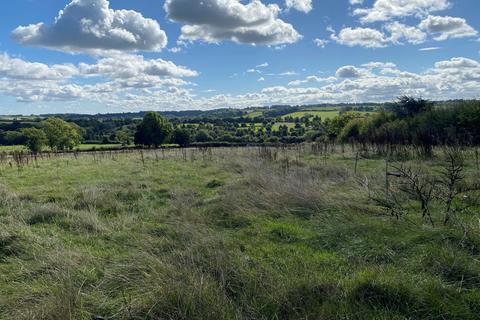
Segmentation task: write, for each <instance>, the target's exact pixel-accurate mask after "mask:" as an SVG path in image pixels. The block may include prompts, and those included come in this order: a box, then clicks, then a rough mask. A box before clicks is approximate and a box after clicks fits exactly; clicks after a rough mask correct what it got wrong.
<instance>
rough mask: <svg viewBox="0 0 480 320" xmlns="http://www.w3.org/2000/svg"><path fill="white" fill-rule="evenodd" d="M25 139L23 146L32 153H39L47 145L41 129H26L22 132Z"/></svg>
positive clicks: (45, 136)
mask: <svg viewBox="0 0 480 320" xmlns="http://www.w3.org/2000/svg"><path fill="white" fill-rule="evenodd" d="M22 133H23V135H24V136H25V137H26V139H27V140H26V141H25V146H26V147H27V148H28V149H29V150H30V151H31V152H33V153H35V154H36V153H39V152H41V151H42V149H43V147H44V146H46V145H47V142H48V139H47V135H46V134H45V132H44V131H43V130H42V129H37V128H26V129H23V130H22Z"/></svg>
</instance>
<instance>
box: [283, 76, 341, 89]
mask: <svg viewBox="0 0 480 320" xmlns="http://www.w3.org/2000/svg"><path fill="white" fill-rule="evenodd" d="M336 80H337V78H335V77H328V78H320V77H317V76H308V77H306V78H305V79H304V80H294V81H290V82H289V83H288V86H290V87H295V86H300V85H304V84H307V83H310V84H311V83H316V82H334V81H336Z"/></svg>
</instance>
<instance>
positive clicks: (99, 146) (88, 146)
mask: <svg viewBox="0 0 480 320" xmlns="http://www.w3.org/2000/svg"><path fill="white" fill-rule="evenodd" d="M121 147H122V145H121V144H113V143H112V144H81V145H79V146H78V147H76V148H75V149H78V150H94V149H97V150H108V149H118V148H121ZM0 151H5V152H12V151H27V148H26V147H25V146H21V145H17V146H0Z"/></svg>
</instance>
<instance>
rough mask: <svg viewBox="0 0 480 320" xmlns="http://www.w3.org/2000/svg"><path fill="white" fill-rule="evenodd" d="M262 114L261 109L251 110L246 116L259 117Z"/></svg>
mask: <svg viewBox="0 0 480 320" xmlns="http://www.w3.org/2000/svg"><path fill="white" fill-rule="evenodd" d="M262 115H263V111H253V112H250V113H249V114H248V115H247V116H248V117H249V118H255V117H261V116H262Z"/></svg>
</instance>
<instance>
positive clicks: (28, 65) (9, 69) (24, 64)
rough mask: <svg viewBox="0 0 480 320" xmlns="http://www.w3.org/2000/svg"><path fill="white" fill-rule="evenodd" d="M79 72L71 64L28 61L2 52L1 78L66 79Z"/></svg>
mask: <svg viewBox="0 0 480 320" xmlns="http://www.w3.org/2000/svg"><path fill="white" fill-rule="evenodd" d="M77 73H78V69H77V68H76V67H75V66H74V65H71V64H55V65H52V66H49V65H46V64H43V63H38V62H28V61H25V60H22V59H18V58H12V57H10V56H9V55H8V54H6V53H4V54H0V78H8V79H15V80H66V79H69V78H71V77H72V76H74V75H76V74H77Z"/></svg>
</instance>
